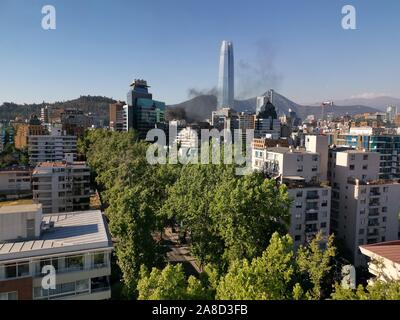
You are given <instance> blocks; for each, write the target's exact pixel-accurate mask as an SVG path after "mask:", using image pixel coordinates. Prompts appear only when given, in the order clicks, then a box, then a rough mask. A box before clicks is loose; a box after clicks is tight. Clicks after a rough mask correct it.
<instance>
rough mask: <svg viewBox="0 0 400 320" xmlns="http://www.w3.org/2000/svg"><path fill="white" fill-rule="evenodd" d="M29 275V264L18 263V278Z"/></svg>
mask: <svg viewBox="0 0 400 320" xmlns="http://www.w3.org/2000/svg"><path fill="white" fill-rule="evenodd" d="M28 275H29V262H19V263H18V277H24V276H28Z"/></svg>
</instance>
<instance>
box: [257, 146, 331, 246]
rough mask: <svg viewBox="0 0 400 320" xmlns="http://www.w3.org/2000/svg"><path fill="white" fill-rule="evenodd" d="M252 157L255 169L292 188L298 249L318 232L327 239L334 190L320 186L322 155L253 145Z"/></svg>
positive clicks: (293, 231) (293, 232)
mask: <svg viewBox="0 0 400 320" xmlns="http://www.w3.org/2000/svg"><path fill="white" fill-rule="evenodd" d="M256 141H258V140H256ZM252 158H253V160H252V161H253V163H252V164H253V169H254V170H258V171H263V172H264V173H265V174H266V176H267V177H269V178H271V179H276V180H277V181H278V182H279V183H280V184H285V185H286V186H287V187H288V194H289V197H290V198H291V199H292V201H293V204H292V207H291V208H290V227H289V234H290V235H291V236H292V238H293V240H294V245H295V247H296V248H297V247H299V246H300V245H304V244H306V243H308V242H309V241H310V240H312V239H313V238H314V237H315V235H316V234H317V233H318V232H321V233H322V235H323V237H324V238H325V239H327V237H328V236H329V229H330V207H331V188H330V187H328V186H326V185H321V183H320V155H319V154H318V153H314V152H310V151H307V150H303V149H294V148H292V147H280V146H278V147H272V148H265V147H263V146H262V145H261V144H258V143H253V154H252Z"/></svg>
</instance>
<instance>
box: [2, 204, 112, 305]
mask: <svg viewBox="0 0 400 320" xmlns="http://www.w3.org/2000/svg"><path fill="white" fill-rule="evenodd" d="M107 228H108V227H107V224H106V222H105V219H104V217H103V215H102V213H101V212H100V211H85V212H74V213H63V214H54V215H46V216H43V215H42V207H41V205H40V204H34V203H30V204H28V203H25V202H21V201H19V202H18V201H16V202H14V203H11V204H10V203H7V204H3V205H1V206H0V300H49V299H54V300H104V299H110V297H111V290H110V283H109V277H110V275H111V264H110V261H111V252H112V249H113V246H112V242H111V237H110V235H109V233H108V230H107ZM45 266H52V267H53V268H54V269H53V270H54V271H55V279H54V280H55V287H54V288H44V287H43V286H42V280H43V277H44V276H45V275H49V273H48V272H47V273H42V271H44V269H43V268H44V267H45Z"/></svg>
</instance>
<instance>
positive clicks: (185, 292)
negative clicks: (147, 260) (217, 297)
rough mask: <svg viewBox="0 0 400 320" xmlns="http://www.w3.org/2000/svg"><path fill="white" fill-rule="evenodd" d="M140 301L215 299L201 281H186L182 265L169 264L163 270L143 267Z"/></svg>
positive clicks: (139, 286)
mask: <svg viewBox="0 0 400 320" xmlns="http://www.w3.org/2000/svg"><path fill="white" fill-rule="evenodd" d="M137 289H138V292H139V298H138V299H139V300H204V299H211V298H213V297H212V296H211V294H210V291H209V290H208V288H207V287H205V286H204V284H203V283H202V281H201V280H199V279H197V278H195V277H193V276H190V277H189V278H188V279H186V276H185V273H184V271H183V268H182V265H181V264H177V265H175V266H173V265H170V264H168V265H167V266H166V267H165V268H164V269H163V270H159V269H156V268H153V269H152V270H151V272H149V271H148V269H147V268H145V267H143V266H142V268H141V270H140V279H139V281H138V288H137Z"/></svg>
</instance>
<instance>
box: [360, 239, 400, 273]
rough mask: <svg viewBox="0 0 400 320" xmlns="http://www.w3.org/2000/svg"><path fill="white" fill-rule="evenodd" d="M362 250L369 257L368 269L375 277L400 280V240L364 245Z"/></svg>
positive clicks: (361, 247)
mask: <svg viewBox="0 0 400 320" xmlns="http://www.w3.org/2000/svg"><path fill="white" fill-rule="evenodd" d="M360 250H361V253H362V254H363V255H365V256H366V257H368V260H369V262H368V270H369V272H370V273H371V274H373V275H374V276H375V279H377V280H383V281H390V280H396V281H399V280H400V241H389V242H381V243H375V244H370V245H363V246H360ZM375 279H374V280H375Z"/></svg>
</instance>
